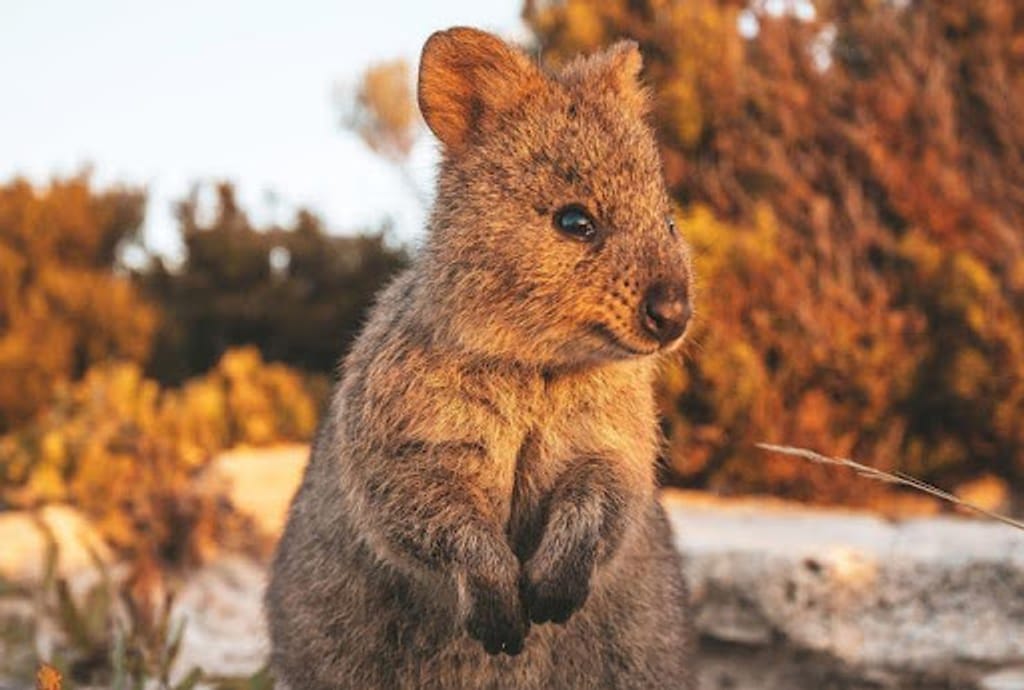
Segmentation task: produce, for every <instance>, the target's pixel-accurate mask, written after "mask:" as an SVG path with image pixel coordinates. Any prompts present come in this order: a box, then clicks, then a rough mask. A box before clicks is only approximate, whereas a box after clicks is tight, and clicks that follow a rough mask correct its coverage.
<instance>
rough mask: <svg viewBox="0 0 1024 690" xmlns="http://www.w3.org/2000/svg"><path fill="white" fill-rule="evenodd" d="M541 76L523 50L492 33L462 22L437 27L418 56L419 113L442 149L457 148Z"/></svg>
mask: <svg viewBox="0 0 1024 690" xmlns="http://www.w3.org/2000/svg"><path fill="white" fill-rule="evenodd" d="M544 79H545V77H544V76H543V74H541V71H540V70H539V69H538V68H537V66H536V65H535V64H533V62H531V61H530V59H529V58H528V57H527V56H526V55H524V54H523V53H522V52H521V51H519V50H516V49H515V48H513V47H511V46H509V45H508V44H507V43H505V42H504V41H502V40H501V39H500V38H498V37H496V36H494V35H492V34H489V33H486V32H484V31H478V30H477V29H469V28H465V27H456V28H453V29H448V30H447V31H438V32H437V33H435V34H433V35H432V36H431V37H430V38H428V39H427V42H426V44H425V45H424V46H423V54H422V55H421V56H420V74H419V88H418V89H417V97H418V99H419V103H420V112H422V113H423V119H424V120H426V122H427V126H429V127H430V129H431V131H433V132H434V134H435V135H437V138H438V139H440V140H441V143H443V144H444V145H445V148H446V149H448V150H449V151H451V152H456V151H458V150H459V149H461V148H462V147H463V146H464V145H465V144H466V142H467V141H468V140H469V138H470V136H471V135H472V132H473V131H474V130H475V129H477V128H478V127H480V126H481V125H483V124H484V123H485V122H486V121H487V120H488V119H489V118H492V117H494V115H496V114H498V113H500V112H502V111H505V110H507V109H509V108H511V107H512V106H514V105H516V104H517V103H518V102H519V101H520V100H521V99H522V98H523V97H524V96H526V95H527V94H528V93H530V92H531V91H533V90H535V89H538V88H540V87H541V86H542V85H543V84H544Z"/></svg>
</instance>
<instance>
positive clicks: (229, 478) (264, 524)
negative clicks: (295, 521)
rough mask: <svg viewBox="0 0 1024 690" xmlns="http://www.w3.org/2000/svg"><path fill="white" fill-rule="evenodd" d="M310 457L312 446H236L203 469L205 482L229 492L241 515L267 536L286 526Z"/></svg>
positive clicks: (227, 493)
mask: <svg viewBox="0 0 1024 690" xmlns="http://www.w3.org/2000/svg"><path fill="white" fill-rule="evenodd" d="M308 459H309V446H306V445H300V444H295V445H285V446H278V447H276V448H236V449H234V450H230V451H227V452H224V453H221V454H220V455H218V456H217V457H216V458H214V459H213V461H212V462H211V463H210V466H209V467H208V468H207V469H206V470H205V472H204V475H205V476H204V481H205V482H208V485H209V486H210V487H215V488H217V489H219V490H222V491H224V492H225V493H226V495H227V497H228V499H229V500H230V501H231V504H232V505H233V506H234V507H235V509H236V510H238V512H239V513H241V514H242V515H244V516H246V517H248V518H251V519H252V520H253V522H254V523H255V524H256V527H257V528H258V529H259V530H260V531H261V532H263V533H264V534H265V535H269V536H274V535H277V534H280V533H281V530H283V529H284V522H285V518H286V517H287V515H288V505H289V504H290V503H291V500H292V496H293V495H294V494H295V491H296V489H298V488H299V483H300V482H301V481H302V472H303V470H304V469H305V467H306V461H307V460H308Z"/></svg>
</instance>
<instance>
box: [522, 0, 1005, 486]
mask: <svg viewBox="0 0 1024 690" xmlns="http://www.w3.org/2000/svg"><path fill="white" fill-rule="evenodd" d="M750 7H753V8H754V9H746V8H747V3H745V2H727V1H718V0H693V2H685V3H683V2H671V1H670V0H646V1H642V2H632V1H627V0H600V1H598V0H564V1H562V2H557V1H549V2H543V1H539V0H538V1H530V2H527V3H526V9H525V17H526V19H527V21H528V23H529V24H530V26H531V27H532V29H533V30H534V32H535V35H536V38H537V41H538V42H539V44H540V48H541V49H542V51H543V52H544V53H545V54H546V55H547V56H548V57H549V58H551V59H553V60H555V61H556V62H557V61H558V60H564V59H566V58H567V57H568V56H571V55H572V54H574V53H576V52H578V51H581V50H583V51H588V50H593V49H596V48H598V47H600V46H602V45H604V44H607V43H610V42H612V41H614V40H617V39H619V38H623V37H631V38H634V39H636V40H638V41H639V42H640V45H641V48H642V50H643V52H644V56H645V71H644V78H645V79H646V80H647V81H648V82H649V83H650V84H651V85H652V86H653V87H654V90H655V92H656V94H657V96H658V106H657V108H656V111H655V116H654V121H655V124H656V126H657V130H658V132H659V135H660V140H661V142H662V152H663V156H664V159H665V167H666V176H667V178H668V181H669V184H670V187H671V189H672V191H673V193H674V195H675V197H676V199H677V200H678V202H679V204H680V212H681V214H682V215H683V216H685V217H687V218H688V220H689V222H688V223H687V226H688V228H687V229H688V233H689V237H690V238H691V240H692V241H693V243H694V245H695V248H696V251H697V266H698V270H699V274H700V278H701V282H702V291H701V296H700V304H699V305H698V306H699V311H700V314H701V323H700V326H699V328H698V333H697V337H696V341H697V345H696V346H695V348H694V351H693V352H692V357H688V358H687V359H686V361H685V362H678V363H675V364H673V365H672V366H670V367H669V368H668V369H669V370H668V371H667V372H666V376H665V377H664V379H663V384H662V403H663V407H664V409H665V411H666V415H667V418H668V425H669V430H670V436H671V438H670V443H671V446H670V448H671V450H670V457H669V461H670V463H671V465H672V467H673V469H674V470H675V471H676V472H677V476H678V477H681V478H682V480H683V481H687V482H690V483H693V484H702V485H710V486H712V487H715V488H718V489H721V490H727V491H737V490H769V489H770V490H775V491H780V490H781V491H784V492H787V493H789V494H790V495H794V496H798V497H802V498H809V499H817V500H826V499H832V500H845V501H852V502H858V501H860V500H861V498H862V497H861V496H860V495H859V492H860V491H861V490H862V488H863V486H864V485H863V483H858V482H855V481H845V480H842V479H841V478H839V477H837V476H836V475H835V474H834V473H829V472H828V471H827V470H823V469H820V468H813V467H808V466H806V465H803V464H801V463H798V462H794V461H793V460H791V459H788V458H784V457H769V456H765V455H763V454H761V453H758V452H757V451H756V450H754V449H753V444H754V443H755V442H758V441H771V442H782V443H789V444H796V445H805V446H811V447H815V448H818V449H820V450H823V451H825V452H828V453H830V454H834V455H844V456H855V457H858V458H861V459H864V460H865V461H868V462H873V463H875V464H876V465H878V466H880V467H882V468H883V469H890V470H891V469H898V470H903V471H907V472H910V473H914V474H917V475H920V476H923V477H924V478H927V479H930V480H932V481H940V482H946V483H951V482H956V481H959V480H961V479H963V478H965V477H967V476H970V475H973V474H976V473H980V472H983V471H990V472H994V473H996V474H998V475H1001V476H1003V477H1005V478H1008V479H1011V480H1014V481H1017V482H1018V483H1019V482H1020V480H1021V479H1022V478H1024V430H1022V429H1024V427H1022V426H1021V425H1020V423H1019V420H1020V419H1021V418H1022V417H1024V232H1022V228H1024V195H1022V193H1021V190H1024V164H1022V163H1024V160H1022V156H1024V50H1022V48H1021V47H1022V46H1024V7H1022V6H1021V5H1020V3H1016V2H1013V0H950V1H948V2H941V3H927V2H912V3H878V2H871V1H869V0H859V1H857V2H837V3H831V2H824V3H815V7H816V9H817V12H816V15H815V16H814V17H811V18H809V19H807V18H804V19H800V18H796V17H793V16H787V15H782V16H776V15H772V14H769V13H768V12H766V11H761V10H758V9H757V8H759V7H761V8H763V7H764V4H758V3H752V4H751V5H750ZM745 12H747V13H750V14H747V15H744V14H743V13H745ZM741 16H742V18H743V19H744V20H745V22H746V23H749V22H750V21H751V20H756V22H757V25H758V27H759V29H758V31H757V32H756V35H754V36H752V37H750V38H745V37H744V36H743V35H741V33H740V32H739V31H738V30H737V25H738V22H739V20H740V19H741Z"/></svg>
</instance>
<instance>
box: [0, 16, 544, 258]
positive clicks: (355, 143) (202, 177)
mask: <svg viewBox="0 0 1024 690" xmlns="http://www.w3.org/2000/svg"><path fill="white" fill-rule="evenodd" d="M521 4H522V3H521V2H520V0H500V1H497V2H491V1H487V2H484V1H482V0H430V1H424V0H420V1H415V0H364V1H362V2H337V1H336V2H328V1H327V0H290V1H289V2H262V1H260V0H249V1H248V2H242V1H241V0H203V1H200V0H178V1H176V2H152V1H149V0H134V1H131V0H88V1H86V2H83V1H81V0H0V181H7V180H9V179H10V178H11V177H13V176H14V175H18V174H20V175H23V176H27V177H28V178H29V179H31V180H32V181H34V182H38V183H43V182H45V181H46V180H48V179H49V178H50V177H51V176H52V175H54V174H68V173H73V172H75V171H77V170H79V169H81V168H82V167H83V166H86V165H91V166H92V167H93V170H94V176H93V177H94V180H96V181H97V182H99V183H107V182H114V181H126V182H131V183H137V184H144V185H146V186H147V187H148V189H149V190H150V206H149V212H148V216H147V226H146V237H147V243H148V244H150V245H151V246H152V247H154V248H156V249H157V250H159V251H162V252H168V253H170V254H172V255H173V254H175V253H176V252H177V251H178V245H177V240H176V231H175V226H174V221H173V218H172V216H171V203H172V202H173V201H174V200H176V199H179V198H181V197H182V196H184V195H185V194H186V193H187V191H188V189H189V187H190V185H191V184H192V182H195V181H211V180H217V179H228V180H231V181H233V182H235V183H236V185H237V186H238V188H239V191H240V195H241V198H242V203H243V206H244V208H246V209H247V210H249V211H250V212H251V214H252V215H253V216H254V217H255V218H256V219H257V220H264V221H265V220H268V219H270V218H277V219H279V220H286V219H287V218H288V217H289V216H290V214H291V213H292V210H293V209H294V207H295V206H298V205H305V206H308V207H310V208H312V209H313V210H314V211H316V212H317V213H319V214H320V215H322V216H323V217H324V218H325V219H326V221H327V223H328V227H330V228H331V229H332V230H334V231H346V230H353V229H359V228H360V227H373V226H376V225H377V224H378V223H379V222H380V221H381V220H382V219H383V218H384V217H386V216H391V217H392V218H393V220H394V222H395V224H396V231H397V233H398V234H399V236H400V237H403V238H415V237H416V236H417V234H418V232H419V228H420V226H421V225H422V222H423V211H422V209H421V208H420V207H419V205H418V204H417V202H416V201H415V199H414V198H413V197H412V195H411V194H410V192H409V191H408V190H407V189H406V188H405V187H403V185H402V183H401V181H400V178H399V176H398V175H397V174H396V173H395V172H394V171H393V170H392V169H391V168H389V167H388V165H387V164H385V163H383V162H381V161H379V160H377V159H376V158H375V157H374V156H372V155H371V154H369V153H368V152H367V150H366V148H365V147H364V146H363V144H362V143H361V142H360V141H359V140H358V139H357V138H356V137H354V136H353V135H351V134H349V133H347V132H344V131H343V130H341V128H340V127H339V125H338V114H337V110H336V108H335V106H334V103H333V101H332V93H333V90H334V88H335V85H336V84H337V83H339V82H341V83H351V82H354V81H355V80H356V79H357V77H358V75H359V74H360V73H361V71H362V70H363V68H364V67H365V66H366V65H367V64H369V63H371V62H374V61H378V60H383V59H388V58H393V57H406V58H408V59H409V60H410V61H411V62H412V63H413V64H415V59H416V57H417V55H418V53H419V49H420V47H421V46H422V44H423V41H424V40H425V39H426V37H427V36H428V35H429V34H430V33H431V32H432V31H434V30H436V29H441V28H446V27H448V26H452V25H455V24H467V25H472V26H478V27H481V28H486V29H491V30H494V31H497V32H498V33H501V34H503V35H505V36H509V37H513V38H521V37H522V36H523V35H524V30H523V27H522V24H521V21H520V19H519V12H520V8H521ZM413 161H414V168H415V173H416V175H417V177H418V178H420V179H421V180H422V181H423V182H424V184H427V183H428V182H429V179H430V176H431V172H432V170H433V166H434V163H435V155H434V151H433V142H432V141H430V140H428V139H427V138H426V137H424V140H423V141H422V142H421V145H420V146H419V147H418V148H417V150H416V153H415V154H414V159H413ZM268 192H273V193H274V194H275V195H276V196H277V198H278V199H279V200H280V201H279V202H278V205H277V206H276V207H275V206H274V205H272V204H271V202H269V201H268Z"/></svg>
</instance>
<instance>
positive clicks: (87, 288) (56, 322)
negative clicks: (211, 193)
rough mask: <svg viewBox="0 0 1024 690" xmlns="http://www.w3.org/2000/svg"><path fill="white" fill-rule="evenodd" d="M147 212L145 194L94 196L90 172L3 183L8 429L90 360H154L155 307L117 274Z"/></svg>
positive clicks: (0, 227)
mask: <svg viewBox="0 0 1024 690" xmlns="http://www.w3.org/2000/svg"><path fill="white" fill-rule="evenodd" d="M144 209H145V196H144V194H143V193H142V192H141V191H140V190H136V189H128V188H120V187H114V188H110V189H105V190H96V189H94V188H93V187H92V186H91V184H90V181H89V178H88V176H87V175H85V174H83V175H80V176H78V177H72V178H69V179H65V180H55V181H54V182H52V183H51V184H50V185H49V186H48V187H45V188H42V189H37V188H34V187H32V186H31V185H30V184H29V183H28V182H25V181H24V180H15V181H13V182H11V183H9V184H6V185H2V186H0V432H3V431H5V430H8V429H10V428H12V427H13V426H14V425H16V424H20V423H22V422H24V421H26V420H28V419H29V418H30V417H31V416H32V414H33V413H34V412H35V411H36V410H37V409H38V408H39V406H40V405H41V404H42V403H43V402H44V401H46V400H48V399H49V398H50V396H51V394H52V389H53V386H54V385H55V384H57V383H59V382H64V381H68V380H71V379H74V378H77V377H78V376H81V374H82V373H83V372H84V371H85V369H86V367H88V365H89V364H90V363H92V362H95V361H99V360H103V359H105V358H108V357H117V358H122V359H127V360H132V361H142V360H144V359H145V358H146V356H147V355H148V353H149V346H150V342H151V339H152V336H153V331H154V329H155V328H156V323H157V316H156V311H155V309H154V308H153V307H152V306H151V305H150V304H149V303H147V302H146V301H145V300H143V299H142V298H141V297H140V296H139V295H138V293H137V291H136V290H135V288H134V286H133V285H132V284H131V282H130V281H129V280H128V279H127V277H126V276H124V275H122V274H121V273H120V272H119V271H117V270H116V268H117V256H118V251H119V249H120V248H121V247H122V246H124V244H125V243H127V242H131V241H132V240H134V239H135V238H136V237H137V235H138V233H139V229H140V226H141V224H142V219H143V213H144Z"/></svg>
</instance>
